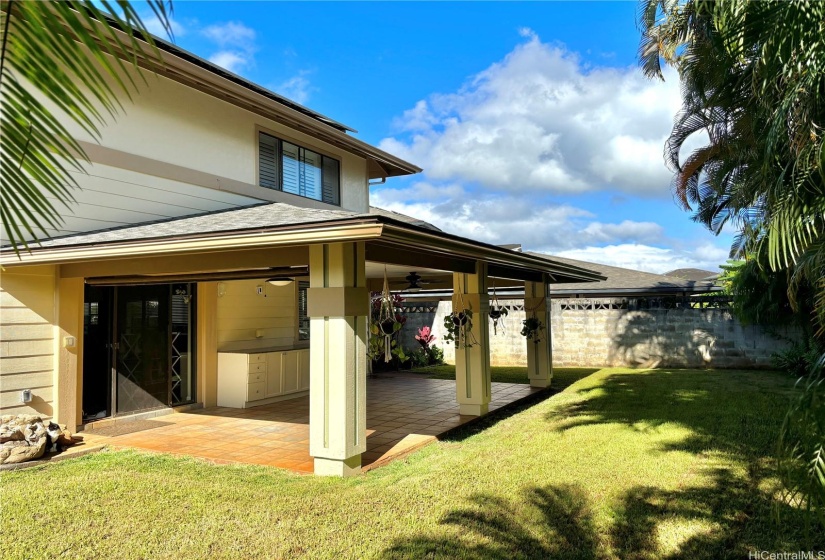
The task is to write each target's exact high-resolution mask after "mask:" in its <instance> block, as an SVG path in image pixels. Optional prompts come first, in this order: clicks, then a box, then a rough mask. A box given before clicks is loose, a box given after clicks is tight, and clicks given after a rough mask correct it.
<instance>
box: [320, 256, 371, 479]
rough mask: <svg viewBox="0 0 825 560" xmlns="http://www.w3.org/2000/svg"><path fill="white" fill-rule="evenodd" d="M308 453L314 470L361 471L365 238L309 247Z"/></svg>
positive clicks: (327, 472)
mask: <svg viewBox="0 0 825 560" xmlns="http://www.w3.org/2000/svg"><path fill="white" fill-rule="evenodd" d="M309 274H310V288H309V290H308V291H307V312H308V315H309V316H310V343H309V347H310V358H309V364H310V366H309V454H310V455H312V457H314V460H315V474H319V475H329V476H349V475H353V474H358V473H360V472H361V453H363V452H364V451H366V448H367V444H366V440H367V433H366V432H367V409H366V388H367V367H366V364H367V346H366V341H367V321H368V314H369V292H368V291H367V288H366V287H365V286H366V283H365V269H364V244H363V243H330V244H323V245H311V246H310V247H309Z"/></svg>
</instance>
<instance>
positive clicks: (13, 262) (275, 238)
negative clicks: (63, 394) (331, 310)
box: [0, 223, 383, 267]
mask: <svg viewBox="0 0 825 560" xmlns="http://www.w3.org/2000/svg"><path fill="white" fill-rule="evenodd" d="M382 229H383V227H382V225H381V224H377V223H355V224H352V223H350V224H336V225H329V224H325V225H320V226H315V227H301V228H294V227H292V228H289V229H285V228H281V229H279V230H274V231H262V230H256V231H254V232H247V233H238V232H233V233H229V234H223V235H215V236H210V237H198V238H192V237H191V236H187V237H184V238H171V239H170V238H163V239H156V240H142V241H134V242H127V241H122V242H114V243H98V244H93V245H86V246H71V247H55V248H54V249H51V248H43V249H35V250H34V251H33V252H31V253H21V254H20V256H19V258H18V256H17V255H15V254H14V253H11V254H7V253H9V252H4V253H3V254H2V255H0V264H2V266H4V267H12V266H18V265H19V266H22V265H33V264H62V263H69V262H76V261H82V260H92V259H95V260H96V259H111V258H123V257H129V256H136V255H142V256H148V255H164V254H170V253H192V252H198V251H215V250H228V249H253V248H255V247H274V246H289V245H307V244H316V243H341V242H348V241H364V240H368V239H375V238H377V237H380V236H381V231H382Z"/></svg>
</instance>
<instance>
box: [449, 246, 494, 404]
mask: <svg viewBox="0 0 825 560" xmlns="http://www.w3.org/2000/svg"><path fill="white" fill-rule="evenodd" d="M462 307H466V308H468V309H470V310H471V311H472V312H473V319H472V323H473V324H472V329H471V336H468V337H467V338H468V339H469V341H468V342H472V343H473V344H472V346H469V347H467V346H462V347H458V346H457V347H456V349H455V381H456V400H457V401H458V408H459V414H463V415H467V416H482V415H484V414H487V411H488V409H489V405H490V395H491V392H492V382H491V377H490V329H489V323H490V316H489V313H490V297H489V296H488V295H487V263H483V262H478V263H476V273H475V274H464V273H454V274H453V311H461V309H462Z"/></svg>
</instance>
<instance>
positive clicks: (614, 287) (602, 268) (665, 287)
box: [528, 251, 718, 296]
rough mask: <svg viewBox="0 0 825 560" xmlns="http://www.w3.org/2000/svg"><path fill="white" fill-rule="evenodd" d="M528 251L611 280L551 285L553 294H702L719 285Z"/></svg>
mask: <svg viewBox="0 0 825 560" xmlns="http://www.w3.org/2000/svg"><path fill="white" fill-rule="evenodd" d="M528 254H531V255H535V256H537V257H543V258H548V259H552V260H554V261H557V262H561V263H566V264H569V265H572V266H579V267H582V268H587V269H589V270H593V271H595V272H598V273H599V274H601V275H602V276H605V277H606V278H607V279H606V280H602V281H600V282H575V283H569V284H551V285H550V293H551V294H553V295H558V296H564V295H570V296H574V295H576V294H582V295H604V296H607V295H632V294H668V293H684V292H692V293H702V292H711V291H715V290H717V289H718V288H717V287H716V285H715V284H714V282H713V281H712V280H710V281H695V280H685V279H684V278H677V277H675V276H669V275H666V274H655V273H653V272H644V271H641V270H633V269H630V268H621V267H618V266H610V265H606V264H599V263H594V262H588V261H580V260H577V259H568V258H565V257H557V256H553V255H547V254H544V253H536V252H530V251H528Z"/></svg>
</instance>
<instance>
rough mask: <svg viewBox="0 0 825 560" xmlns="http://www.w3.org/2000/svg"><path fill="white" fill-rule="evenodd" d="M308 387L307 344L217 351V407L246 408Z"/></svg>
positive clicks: (301, 391) (297, 392)
mask: <svg viewBox="0 0 825 560" xmlns="http://www.w3.org/2000/svg"><path fill="white" fill-rule="evenodd" d="M308 390H309V344H301V345H291V346H268V347H264V348H239V349H237V350H223V351H219V352H218V399H217V400H218V406H229V407H233V408H248V407H250V406H259V405H262V404H269V403H271V402H275V401H276V400H282V399H283V398H294V397H296V396H300V395H301V394H304V393H306V391H308ZM290 396H291V397H290Z"/></svg>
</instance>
